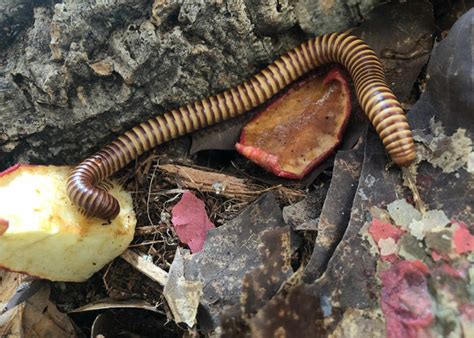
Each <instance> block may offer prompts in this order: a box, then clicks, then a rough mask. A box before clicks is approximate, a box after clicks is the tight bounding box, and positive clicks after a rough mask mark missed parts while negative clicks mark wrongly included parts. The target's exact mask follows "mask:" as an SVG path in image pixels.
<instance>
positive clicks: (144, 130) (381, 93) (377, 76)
mask: <svg viewBox="0 0 474 338" xmlns="http://www.w3.org/2000/svg"><path fill="white" fill-rule="evenodd" d="M327 63H339V64H341V65H343V66H344V67H345V68H346V69H347V70H348V71H349V73H350V75H351V77H352V79H353V82H354V86H355V90H356V95H357V98H358V100H359V103H360V105H361V107H362V109H363V110H364V112H365V113H366V115H367V117H368V118H369V120H370V122H371V123H372V124H373V126H374V127H375V129H376V131H377V133H378V135H379V136H380V138H381V139H382V141H383V144H384V146H385V149H386V150H387V152H388V153H389V154H390V156H391V158H392V159H393V161H394V162H395V163H396V164H398V165H400V166H408V165H409V164H410V163H411V162H412V161H413V160H414V158H415V146H414V142H413V138H412V134H411V130H410V127H409V125H408V122H407V120H406V117H405V114H404V112H403V110H402V108H401V106H400V103H399V102H398V101H397V99H396V97H395V95H394V94H393V93H392V91H391V90H390V89H389V87H388V86H387V84H386V83H385V75H384V71H383V67H382V64H381V63H380V61H379V59H378V58H377V56H376V54H375V52H374V51H373V50H372V49H371V48H370V47H369V46H368V45H367V44H366V43H365V42H364V41H362V40H361V39H359V38H357V37H355V36H352V35H349V34H346V33H342V34H338V33H332V34H327V35H323V36H319V37H316V38H313V39H311V40H309V41H307V42H305V43H303V44H301V45H300V46H298V47H296V48H295V49H293V50H291V51H289V52H288V53H286V54H285V55H283V56H281V57H280V58H279V59H277V60H276V61H275V62H273V63H272V64H271V65H269V66H268V67H267V68H265V69H264V70H262V71H261V72H260V73H258V74H257V75H255V76H254V77H253V78H251V79H250V80H248V81H245V82H244V83H242V84H239V85H238V86H236V87H233V88H231V89H228V90H226V91H224V92H223V93H220V94H217V95H215V96H211V97H208V98H205V99H202V100H200V101H196V102H193V103H190V104H187V105H185V106H182V107H180V108H178V109H174V110H171V111H169V112H167V113H165V114H163V115H160V116H157V117H155V118H152V119H150V120H148V121H146V122H144V123H142V124H140V125H138V126H136V127H135V128H133V129H131V130H129V131H127V132H126V133H125V134H124V135H122V136H120V137H119V138H118V139H116V140H115V141H113V142H112V143H111V144H109V145H108V146H106V147H105V148H103V149H102V150H101V151H99V152H98V153H96V154H95V155H93V156H92V157H90V158H88V159H86V160H85V161H83V162H82V163H80V164H79V165H78V166H77V167H76V168H75V169H73V171H72V173H71V175H70V177H69V179H68V182H67V193H68V196H69V198H70V199H71V201H72V202H73V203H74V204H76V205H77V206H78V207H79V208H80V209H82V210H83V211H84V212H85V213H86V214H87V215H88V216H91V217H92V216H94V217H99V218H103V219H106V220H111V219H113V218H115V217H116V216H117V215H118V213H119V211H120V206H119V204H118V202H117V201H116V200H115V198H114V197H112V196H111V195H110V194H108V193H107V189H104V188H103V187H101V186H100V182H102V181H103V180H104V179H105V178H107V177H109V176H110V175H112V174H113V173H115V172H116V171H118V170H119V169H121V168H123V167H124V166H125V165H126V164H127V163H129V162H130V161H132V160H133V159H135V158H137V157H138V156H139V155H140V154H142V153H144V152H146V151H148V150H149V149H151V148H154V147H156V146H157V145H159V144H161V143H164V142H167V141H169V140H171V139H174V138H177V137H179V136H181V135H184V134H187V133H190V132H193V131H195V130H198V129H201V128H204V127H207V126H210V125H213V124H215V123H218V122H220V121H223V120H227V119H229V118H232V117H235V116H238V115H241V114H243V113H245V112H246V111H248V110H250V109H252V108H255V107H257V106H259V105H261V104H263V103H264V102H266V101H268V100H269V99H270V98H271V97H273V96H274V95H275V94H276V93H278V92H279V91H281V90H282V89H283V88H285V87H286V86H287V85H289V84H290V83H291V82H293V81H295V80H296V79H297V78H299V77H300V76H302V75H303V74H305V73H307V72H309V71H311V70H313V69H315V68H316V67H318V66H320V65H323V64H327Z"/></svg>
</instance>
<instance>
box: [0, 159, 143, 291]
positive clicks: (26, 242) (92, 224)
mask: <svg viewBox="0 0 474 338" xmlns="http://www.w3.org/2000/svg"><path fill="white" fill-rule="evenodd" d="M70 171H71V168H69V167H56V166H36V165H16V166H14V167H12V168H10V169H7V170H6V171H4V172H2V173H0V267H1V268H4V269H8V270H11V271H17V272H22V273H26V274H29V275H33V276H37V277H39V278H44V279H49V280H53V281H75V282H79V281H84V280H86V279H87V278H89V277H90V276H91V275H92V274H93V273H94V272H96V271H98V270H100V269H101V268H102V267H103V266H104V265H106V264H107V263H109V262H110V261H111V260H113V259H114V258H115V257H117V256H118V255H120V254H121V253H122V252H123V251H124V250H125V249H127V247H128V245H129V244H130V242H131V241H132V239H133V234H134V231H135V225H136V218H135V213H134V211H133V203H132V198H131V196H130V194H129V193H127V192H125V191H124V190H123V189H122V188H120V186H119V185H117V184H115V183H113V184H112V186H113V187H112V188H111V190H110V191H109V192H110V193H111V194H112V195H113V196H114V197H116V198H117V199H118V201H119V203H120V207H121V209H120V214H119V215H118V217H117V218H116V219H114V220H113V221H112V222H111V223H110V224H105V222H104V221H103V220H101V219H98V218H87V217H85V216H84V215H83V214H82V213H81V212H80V211H79V210H78V209H77V207H76V206H74V205H73V204H72V203H71V202H70V201H69V199H68V197H67V195H66V181H67V177H68V175H69V173H70Z"/></svg>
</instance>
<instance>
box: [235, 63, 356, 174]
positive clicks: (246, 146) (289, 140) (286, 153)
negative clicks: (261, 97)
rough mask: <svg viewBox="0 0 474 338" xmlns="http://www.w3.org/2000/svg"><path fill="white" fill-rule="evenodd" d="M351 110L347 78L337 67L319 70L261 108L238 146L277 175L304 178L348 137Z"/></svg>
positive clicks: (240, 151)
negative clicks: (323, 75) (325, 70)
mask: <svg viewBox="0 0 474 338" xmlns="http://www.w3.org/2000/svg"><path fill="white" fill-rule="evenodd" d="M350 111H351V101H350V92H349V87H348V84H347V80H346V79H345V77H344V76H343V74H342V73H341V71H340V70H338V69H337V68H334V69H333V70H331V71H330V72H329V74H328V75H327V76H326V77H324V78H323V77H322V76H319V75H313V76H311V77H309V78H308V79H305V80H302V81H300V82H298V83H297V84H296V85H294V86H292V88H291V89H289V90H288V92H287V93H285V94H284V95H282V96H281V97H280V98H278V99H276V100H275V101H274V102H273V103H272V104H270V105H268V106H267V107H265V108H264V109H263V110H262V111H261V112H259V113H258V114H257V115H256V116H255V117H254V118H253V119H252V120H251V121H250V122H249V123H248V124H247V125H246V126H245V127H244V129H243V130H242V134H241V137H240V141H239V143H237V144H236V145H235V147H236V149H237V151H238V152H239V153H241V154H242V155H243V156H245V157H247V158H248V159H250V160H251V161H253V162H255V163H257V164H258V165H260V166H261V167H263V168H265V169H266V170H268V171H271V172H272V173H274V174H275V175H277V176H280V177H286V178H293V179H300V178H302V177H304V176H305V175H306V174H307V173H308V172H309V171H310V170H311V169H313V168H314V167H315V166H316V165H318V164H319V163H321V162H322V161H323V160H324V159H326V158H327V157H328V156H329V155H330V154H331V153H332V152H333V151H334V149H335V148H336V147H337V145H338V144H339V143H340V141H341V140H342V135H343V131H344V129H345V127H346V124H347V121H348V119H349V115H350Z"/></svg>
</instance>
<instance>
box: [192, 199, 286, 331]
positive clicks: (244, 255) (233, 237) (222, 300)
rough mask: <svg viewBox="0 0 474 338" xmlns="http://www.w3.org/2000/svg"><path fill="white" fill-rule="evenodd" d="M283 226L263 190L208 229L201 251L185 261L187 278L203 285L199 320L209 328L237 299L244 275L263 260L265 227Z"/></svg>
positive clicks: (214, 326) (208, 329) (279, 215)
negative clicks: (237, 211)
mask: <svg viewBox="0 0 474 338" xmlns="http://www.w3.org/2000/svg"><path fill="white" fill-rule="evenodd" d="M282 226H284V221H283V217H282V214H281V210H280V208H279V207H278V204H277V203H276V201H275V197H274V196H273V194H271V193H266V194H264V195H263V196H262V197H260V198H259V199H258V200H257V201H256V202H254V203H253V204H251V205H249V206H248V207H247V208H246V209H245V210H244V211H243V212H242V213H241V214H240V215H239V216H237V217H236V218H235V219H233V220H231V221H229V222H227V223H226V224H224V225H222V226H220V227H219V228H216V229H212V230H210V231H209V233H208V235H207V239H206V243H205V245H204V249H203V250H202V251H201V252H198V253H196V254H193V255H192V256H191V257H190V259H189V260H188V259H186V260H185V262H184V272H185V278H186V280H190V281H201V282H202V283H203V285H204V288H203V299H202V305H203V308H202V310H203V311H202V312H201V313H200V318H199V323H200V326H201V329H203V330H204V331H206V332H208V331H211V330H214V329H215V328H216V327H217V326H218V325H219V324H220V315H221V314H222V312H223V311H224V310H225V309H226V308H228V307H232V306H234V305H235V304H238V303H239V301H240V296H241V291H242V283H243V277H244V275H245V274H246V273H247V272H249V271H251V270H253V269H255V268H256V267H258V266H260V265H261V264H263V263H264V260H263V258H262V257H261V256H260V254H259V252H258V247H259V246H260V245H261V243H262V233H263V232H264V231H265V230H271V229H277V228H280V227H282Z"/></svg>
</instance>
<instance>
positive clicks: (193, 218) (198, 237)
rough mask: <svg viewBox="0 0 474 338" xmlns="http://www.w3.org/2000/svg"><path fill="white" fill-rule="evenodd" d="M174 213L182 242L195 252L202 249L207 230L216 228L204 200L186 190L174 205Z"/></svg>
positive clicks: (174, 224) (176, 227) (173, 219)
mask: <svg viewBox="0 0 474 338" xmlns="http://www.w3.org/2000/svg"><path fill="white" fill-rule="evenodd" d="M172 215H173V218H172V223H173V226H174V228H175V231H176V234H177V235H178V238H179V240H180V241H181V243H184V244H187V245H188V246H189V248H190V249H191V252H193V253H195V252H199V251H201V250H202V247H203V246H204V241H205V240H206V235H207V232H208V231H209V230H210V229H214V228H215V226H214V224H213V223H212V222H211V220H210V219H209V217H208V216H207V212H206V206H205V205H204V202H203V201H202V200H200V199H199V198H197V197H196V196H195V195H194V194H193V193H192V192H190V191H186V192H185V193H184V194H183V195H182V196H181V199H180V200H179V202H178V203H177V204H176V205H175V206H174V207H173V209H172Z"/></svg>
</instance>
